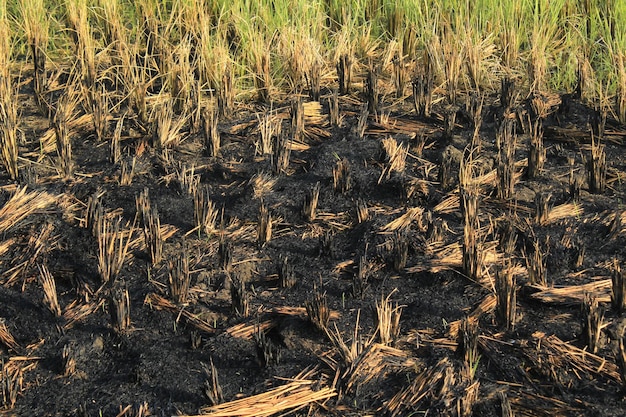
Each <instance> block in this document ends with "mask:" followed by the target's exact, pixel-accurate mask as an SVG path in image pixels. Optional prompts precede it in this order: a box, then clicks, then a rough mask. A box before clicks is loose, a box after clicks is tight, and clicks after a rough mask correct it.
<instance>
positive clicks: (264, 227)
mask: <svg viewBox="0 0 626 417" xmlns="http://www.w3.org/2000/svg"><path fill="white" fill-rule="evenodd" d="M271 239H272V215H271V214H270V211H269V209H268V208H267V206H266V205H265V203H263V202H262V201H261V205H260V206H259V220H258V222H257V242H258V244H259V245H260V246H264V245H265V244H266V243H267V242H269V241H270V240H271Z"/></svg>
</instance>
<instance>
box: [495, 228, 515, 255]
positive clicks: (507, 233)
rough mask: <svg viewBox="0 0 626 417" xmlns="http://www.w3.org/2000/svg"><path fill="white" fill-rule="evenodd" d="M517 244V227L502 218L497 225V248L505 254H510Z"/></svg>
mask: <svg viewBox="0 0 626 417" xmlns="http://www.w3.org/2000/svg"><path fill="white" fill-rule="evenodd" d="M516 245H517V229H516V228H515V225H514V223H513V222H512V221H510V220H504V221H502V223H500V227H499V240H498V248H499V249H500V250H501V251H502V252H503V253H504V254H505V255H509V256H510V255H512V254H513V252H514V251H515V248H516Z"/></svg>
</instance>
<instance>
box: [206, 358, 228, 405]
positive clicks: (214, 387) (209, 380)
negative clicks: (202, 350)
mask: <svg viewBox="0 0 626 417" xmlns="http://www.w3.org/2000/svg"><path fill="white" fill-rule="evenodd" d="M202 370H203V371H204V376H205V380H204V395H206V397H207V398H208V400H209V403H210V404H211V405H212V406H213V405H218V404H221V403H223V402H224V395H223V393H222V386H221V385H220V381H219V376H218V374H217V369H216V368H215V365H214V364H213V358H212V357H211V358H209V366H207V365H206V364H204V363H203V364H202Z"/></svg>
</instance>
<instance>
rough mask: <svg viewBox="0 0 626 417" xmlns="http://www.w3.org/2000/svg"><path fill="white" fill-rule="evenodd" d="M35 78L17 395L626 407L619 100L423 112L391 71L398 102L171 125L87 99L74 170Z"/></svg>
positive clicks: (323, 102)
mask: <svg viewBox="0 0 626 417" xmlns="http://www.w3.org/2000/svg"><path fill="white" fill-rule="evenodd" d="M22 85H23V87H22V88H23V90H20V92H19V97H20V98H21V99H20V101H21V102H23V108H22V110H21V111H22V117H23V118H24V125H23V127H22V130H23V131H24V132H25V140H24V142H23V143H22V144H21V145H20V154H22V155H24V159H23V161H24V165H23V166H21V167H20V171H21V172H22V173H23V174H21V176H20V179H19V181H18V183H15V184H13V183H12V182H11V181H10V180H9V179H8V178H7V177H6V174H5V178H4V180H3V181H4V183H5V184H4V186H3V195H2V196H3V203H2V209H1V211H0V216H1V217H0V225H1V227H2V232H3V236H4V242H3V247H2V250H3V255H2V268H3V275H2V286H1V287H0V301H1V305H2V327H1V330H2V331H1V332H0V340H1V341H2V357H3V374H2V383H3V385H2V386H3V388H2V392H3V397H2V398H3V405H4V407H5V410H6V411H5V413H6V414H7V415H13V414H15V415H25V414H30V415H81V416H82V415H99V413H102V414H103V415H134V416H138V415H144V416H145V415H177V414H181V413H182V414H189V415H196V414H198V413H204V414H209V415H212V413H214V412H215V413H217V414H216V415H233V414H234V413H235V411H233V410H235V409H238V408H241V409H243V408H244V407H251V406H253V405H254V406H257V407H259V408H258V409H252V411H250V413H248V414H245V415H265V414H263V413H264V412H266V413H267V414H268V415H269V414H271V413H274V412H275V413H278V414H280V413H282V412H284V411H287V410H289V409H290V408H298V407H299V408H300V411H294V412H293V415H306V414H312V415H367V414H372V415H373V414H378V415H380V414H386V415H409V414H411V413H416V412H417V413H419V412H421V411H427V410H429V411H430V412H431V413H437V414H439V413H441V414H450V415H471V414H473V415H496V414H498V415H500V413H504V415H511V414H510V413H511V412H512V413H514V414H515V415H541V414H542V413H543V414H546V415H548V414H553V415H576V414H580V413H587V414H598V415H620V414H621V413H622V396H623V384H624V382H623V378H624V373H625V372H626V370H625V368H624V358H625V356H624V355H625V353H624V346H623V321H622V319H621V312H622V310H623V309H624V306H625V301H624V285H625V284H624V282H625V281H624V272H622V271H621V269H620V264H621V259H622V257H623V248H624V226H623V224H624V221H623V218H624V214H623V210H622V199H623V198H624V185H623V182H622V181H623V178H624V171H623V170H624V157H623V145H622V139H623V133H624V132H623V130H620V128H621V127H620V126H619V125H618V124H616V123H615V122H614V120H612V119H611V118H607V117H606V114H599V113H598V112H596V111H594V110H593V109H589V108H588V107H586V106H583V105H581V104H580V103H579V102H578V101H577V100H576V99H575V98H571V97H570V96H564V97H561V96H558V95H554V96H536V97H531V98H529V99H527V100H519V102H518V103H517V104H516V105H515V106H514V107H513V106H512V105H507V104H506V99H504V100H503V97H502V96H501V95H494V96H485V97H484V98H483V99H481V100H480V101H479V100H477V99H476V97H475V96H472V97H469V98H468V103H467V105H466V106H464V107H456V108H455V107H444V106H440V105H437V104H435V105H433V108H432V109H431V110H428V114H429V116H423V117H419V116H416V114H415V109H414V106H413V104H412V99H411V98H410V97H409V98H407V99H406V100H404V99H403V100H397V101H396V102H395V103H393V105H390V104H388V103H383V102H381V101H378V100H376V97H377V95H376V96H374V97H373V98H372V97H370V105H372V104H373V105H375V106H379V108H380V109H381V110H379V112H378V113H376V114H374V113H373V112H372V113H370V112H369V111H368V105H367V103H368V92H367V90H365V92H359V90H358V89H357V88H355V87H353V88H354V92H353V93H351V94H348V95H339V94H337V93H336V92H335V93H332V92H327V93H324V92H322V95H321V98H320V100H319V101H314V100H311V99H310V98H309V97H308V96H299V97H297V98H295V99H294V100H292V101H287V102H284V103H274V105H273V106H272V107H270V106H269V105H256V104H254V105H248V106H243V107H242V108H238V107H236V108H234V109H233V111H232V113H231V114H230V115H229V116H228V117H223V118H221V119H220V120H219V121H218V120H217V118H219V117H218V116H217V114H215V115H205V116H206V117H202V118H201V122H202V124H201V128H200V131H199V132H194V131H192V130H189V129H190V128H189V127H187V125H184V126H183V125H181V128H180V130H178V131H175V132H174V131H171V130H170V132H169V134H170V135H172V136H171V137H173V135H174V134H176V135H180V139H177V140H176V142H175V145H171V146H162V145H161V146H158V141H159V140H162V138H161V139H160V138H159V137H157V136H156V135H157V134H158V132H159V131H157V133H154V134H152V135H147V134H145V133H143V130H142V126H141V125H140V124H139V123H138V121H137V120H136V118H134V117H131V116H129V115H124V116H120V117H112V118H110V119H107V120H106V123H107V126H110V128H111V129H110V132H111V134H112V135H113V136H112V138H110V139H106V140H99V139H98V138H97V137H96V136H95V134H94V133H93V131H92V127H91V125H90V123H91V120H90V119H89V118H88V117H87V116H76V117H75V118H72V119H69V120H68V121H67V124H68V126H67V131H68V132H71V133H68V136H69V137H68V140H69V143H70V146H71V163H68V164H67V165H68V166H70V167H71V170H70V171H68V172H66V173H64V172H63V167H64V165H63V161H62V158H63V157H62V156H61V155H62V152H58V153H57V152H56V149H55V148H54V143H55V142H54V140H55V135H57V134H59V132H62V131H63V128H60V127H59V126H58V121H55V122H54V123H56V124H53V127H51V128H49V127H48V126H47V124H46V119H44V118H42V117H41V116H39V115H38V113H37V110H36V105H35V103H34V100H33V99H32V97H31V96H32V95H31V94H29V92H28V85H29V83H28V82H23V84H22ZM503 87H504V88H505V89H506V88H507V87H510V85H508V84H506V83H504V84H503ZM512 88H514V86H512ZM63 97H65V96H63ZM22 98H23V100H22ZM564 99H565V100H567V102H564V101H563V100H564ZM61 100H63V98H61V99H60V100H59V102H61V103H62V101H61ZM426 101H427V100H422V102H426ZM415 102H416V103H417V104H416V105H417V106H419V105H420V104H419V102H420V98H419V97H417V98H416V100H415ZM333 109H334V110H333ZM383 109H384V110H383ZM418 111H419V108H418ZM333 112H334V113H333ZM333 114H334V116H333ZM213 117H215V118H216V119H213ZM157 120H159V121H158V122H157V123H162V119H159V118H157ZM172 120H174V123H176V120H178V119H177V118H176V116H175V115H174V116H172ZM212 120H213V121H214V122H213V123H211V122H212ZM107 132H109V128H108V127H107ZM594 132H596V133H595V134H594ZM168 137H170V136H168ZM48 147H51V149H52V150H51V151H50V152H49V153H48V152H47V149H48ZM217 147H219V149H216V148H217ZM116 149H117V152H119V154H117V155H116V154H115V153H116ZM212 154H214V155H216V156H210V155H212ZM529 160H531V161H534V162H531V164H534V165H531V166H530V167H529V163H528V161H529ZM20 164H21V161H20ZM281 387H282V390H281V391H279V392H273V391H272V390H276V389H278V388H281ZM263 395H265V397H262V396H263ZM255 396H261V397H259V398H257V397H255ZM279 398H282V400H283V401H284V402H283V403H281V404H284V407H283V406H281V405H278V403H279V400H278V399H279ZM231 401H240V403H235V404H234V405H233V404H232V403H230V402H231ZM228 407H231V408H228ZM222 409H223V410H224V411H222V413H223V414H219V413H218V411H219V410H222ZM508 409H510V410H512V411H506V410H508ZM420 410H421V411H420ZM501 410H505V411H501ZM506 413H509V414H506Z"/></svg>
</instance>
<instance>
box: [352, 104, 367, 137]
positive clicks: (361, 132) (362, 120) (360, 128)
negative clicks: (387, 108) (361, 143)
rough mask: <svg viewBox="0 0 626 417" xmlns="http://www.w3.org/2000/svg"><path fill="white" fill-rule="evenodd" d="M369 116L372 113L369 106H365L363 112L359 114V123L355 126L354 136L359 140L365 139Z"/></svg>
mask: <svg viewBox="0 0 626 417" xmlns="http://www.w3.org/2000/svg"><path fill="white" fill-rule="evenodd" d="M369 115H370V112H369V110H368V109H367V106H363V108H362V109H361V112H360V113H359V118H358V119H357V123H356V125H355V126H354V135H355V136H356V137H357V138H359V139H363V138H364V137H365V130H366V129H367V119H368V117H369Z"/></svg>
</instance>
